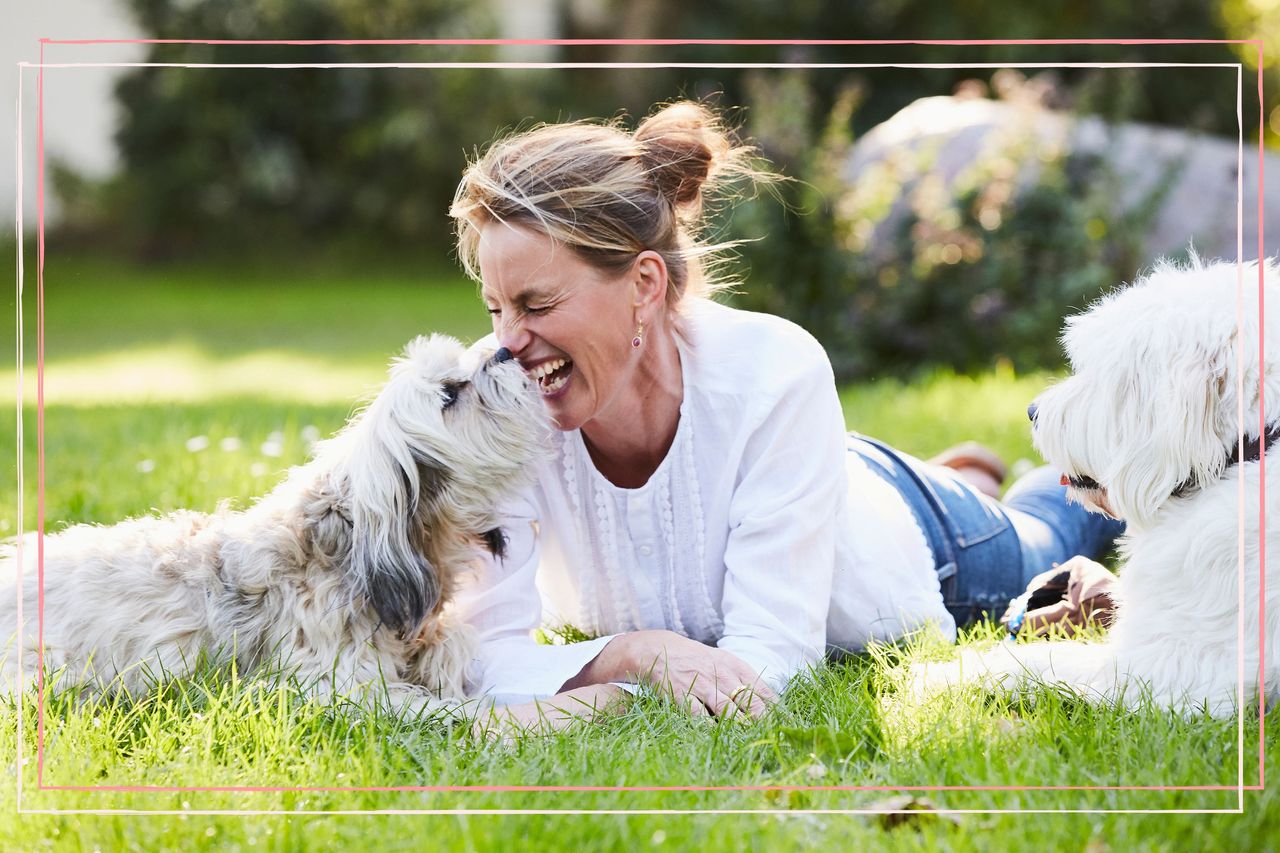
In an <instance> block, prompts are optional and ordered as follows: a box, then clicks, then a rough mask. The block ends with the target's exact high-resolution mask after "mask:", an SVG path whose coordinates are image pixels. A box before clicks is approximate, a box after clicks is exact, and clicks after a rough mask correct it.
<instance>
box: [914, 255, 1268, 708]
mask: <svg viewBox="0 0 1280 853" xmlns="http://www.w3.org/2000/svg"><path fill="white" fill-rule="evenodd" d="M1263 266H1264V271H1265V285H1264V288H1265V300H1266V307H1267V314H1268V316H1267V319H1266V328H1265V330H1264V332H1265V335H1264V337H1265V345H1266V351H1265V355H1260V353H1259V322H1260V319H1259V310H1258V267H1257V265H1256V264H1252V263H1251V264H1244V265H1243V266H1242V268H1241V269H1240V270H1239V271H1238V270H1237V265H1236V264H1235V263H1228V262H1217V263H1211V264H1207V265H1206V264H1202V263H1200V262H1199V261H1196V260H1193V261H1192V262H1191V264H1190V265H1189V266H1187V267H1181V268H1180V267H1177V266H1174V265H1172V264H1169V263H1161V264H1158V265H1157V266H1156V267H1155V269H1154V270H1153V271H1152V272H1151V273H1150V274H1149V275H1148V276H1147V277H1146V278H1144V279H1142V280H1140V281H1138V282H1137V283H1135V284H1133V285H1132V286H1130V287H1127V288H1124V289H1121V290H1118V291H1116V292H1114V293H1112V294H1110V295H1109V296H1107V297H1105V298H1104V299H1102V300H1100V301H1099V302H1097V303H1096V304H1094V305H1093V306H1092V307H1091V308H1090V309H1089V310H1088V311H1087V312H1086V313H1084V314H1082V315H1078V316H1075V317H1072V318H1070V319H1069V320H1068V321H1067V327H1066V331H1065V332H1064V333H1063V341H1064V344H1065V346H1066V350H1067V353H1068V356H1069V357H1070V361H1071V366H1072V369H1073V375H1072V376H1071V377H1069V378H1068V379H1066V380H1064V381H1062V382H1061V383H1059V384H1057V385H1054V386H1053V387H1051V388H1049V389H1047V390H1046V391H1045V392H1044V393H1043V394H1042V395H1041V396H1040V397H1039V398H1038V399H1037V401H1036V408H1037V411H1036V414H1035V425H1034V428H1033V433H1034V441H1035V445H1036V447H1037V449H1038V450H1039V451H1040V452H1041V454H1042V455H1043V456H1044V457H1045V459H1046V460H1048V461H1049V463H1050V464H1052V465H1054V466H1056V467H1058V468H1060V469H1061V470H1062V471H1063V472H1064V473H1065V474H1067V475H1068V476H1071V477H1073V478H1077V479H1079V478H1082V477H1088V478H1091V479H1093V480H1095V481H1096V482H1097V484H1098V486H1099V488H1098V489H1097V490H1093V489H1080V488H1072V489H1071V494H1072V497H1073V498H1074V499H1076V500H1079V501H1081V502H1082V503H1084V504H1085V505H1086V506H1088V507H1089V508H1090V509H1092V510H1094V511H1109V512H1110V513H1112V514H1113V515H1115V516H1117V517H1120V518H1123V519H1124V520H1125V522H1126V531H1125V534H1124V536H1123V537H1122V538H1121V540H1120V551H1121V556H1122V558H1123V564H1122V567H1121V569H1120V582H1119V587H1120V589H1119V593H1118V596H1117V597H1118V598H1119V605H1118V611H1117V618H1116V621H1115V623H1114V625H1113V627H1112V628H1111V630H1110V633H1109V636H1108V638H1107V640H1106V641H1105V642H1101V643H1084V642H1038V643H1031V644H1019V645H1015V644H1012V643H1005V644H1002V645H1001V646H1000V647H998V648H996V649H993V650H991V651H987V652H981V653H979V652H973V651H968V652H965V653H963V654H962V655H961V658H960V660H959V661H956V662H951V663H948V664H928V665H924V666H923V667H922V669H923V671H919V670H917V672H916V673H915V676H916V686H917V688H918V689H923V690H924V691H926V692H927V691H931V690H933V689H936V688H938V687H940V686H944V685H946V684H953V683H961V682H969V683H981V684H985V685H987V686H996V685H999V686H1004V687H1013V688H1019V687H1022V686H1025V685H1026V684H1028V683H1048V684H1056V685H1063V686H1066V687H1068V688H1071V689H1073V690H1075V691H1076V692H1078V693H1080V694H1083V695H1084V696H1086V697H1088V698H1093V699H1100V700H1103V701H1110V702H1118V703H1122V704H1123V705H1125V706H1127V707H1134V706H1136V705H1138V704H1139V703H1141V702H1143V701H1145V700H1148V699H1149V700H1150V701H1153V702H1155V703H1158V704H1159V705H1161V706H1164V707H1169V708H1173V709H1175V710H1178V711H1181V712H1183V713H1196V712H1198V711H1200V710H1202V709H1207V710H1208V712H1209V713H1210V714H1212V715H1214V716H1216V717H1223V716H1229V715H1231V714H1232V713H1234V712H1236V711H1237V710H1238V709H1239V699H1240V697H1243V701H1244V702H1245V704H1246V706H1247V705H1248V704H1249V703H1250V702H1252V701H1254V700H1256V698H1257V694H1258V688H1259V661H1258V652H1259V637H1258V631H1259V624H1258V623H1259V608H1258V590H1259V577H1258V568H1259V556H1260V548H1259V541H1260V536H1259V534H1260V533H1261V530H1260V526H1259V517H1260V512H1259V484H1260V475H1261V470H1260V469H1261V468H1262V466H1261V465H1260V464H1259V463H1258V462H1248V463H1245V464H1243V465H1240V464H1231V465H1228V464H1227V456H1228V453H1229V452H1230V451H1231V450H1232V448H1234V447H1235V446H1236V444H1237V440H1238V438H1239V431H1240V426H1241V423H1242V420H1241V418H1242V417H1243V425H1244V431H1245V434H1246V436H1247V437H1249V438H1256V437H1257V436H1258V433H1259V415H1260V414H1261V413H1260V411H1259V387H1260V382H1261V387H1262V388H1263V400H1264V401H1265V407H1266V411H1265V418H1264V420H1265V422H1266V424H1267V428H1268V429H1269V428H1271V427H1272V426H1274V425H1275V424H1277V422H1280V274H1278V272H1277V269H1276V266H1275V264H1274V263H1273V262H1270V261H1268V262H1265V263H1264V265H1263ZM1238 283H1239V286H1238ZM1237 294H1240V297H1239V298H1237ZM1241 300H1243V302H1242V303H1241ZM1238 308H1239V317H1238V310H1237V309H1238ZM1241 365H1243V372H1241ZM1242 390H1243V395H1244V396H1243V398H1241V396H1240V393H1241V391H1242ZM1266 463H1267V464H1266V494H1267V496H1268V504H1269V507H1268V510H1269V511H1268V512H1267V513H1266V541H1267V543H1268V546H1269V547H1268V548H1267V550H1266V561H1267V565H1266V576H1265V577H1266V585H1265V588H1266V624H1265V626H1264V637H1265V639H1264V641H1263V646H1264V653H1265V666H1266V672H1265V673H1264V678H1265V683H1266V685H1267V689H1268V692H1271V693H1274V692H1275V691H1276V689H1277V688H1280V575H1277V573H1276V571H1275V570H1276V564H1277V559H1280V558H1278V556H1277V551H1280V500H1277V496H1280V445H1276V446H1273V447H1272V448H1271V452H1270V453H1268V454H1267V456H1266ZM1242 479H1243V481H1244V486H1243V489H1241V480H1242ZM1188 480H1190V481H1191V485H1190V491H1189V492H1187V493H1185V494H1184V496H1181V497H1174V496H1172V495H1173V492H1174V491H1175V490H1176V489H1177V488H1178V486H1179V485H1181V484H1183V483H1184V482H1186V481H1188ZM1242 492H1243V496H1244V503H1243V506H1241V502H1240V495H1241V493H1242ZM1242 521H1243V534H1244V553H1243V576H1241V571H1240V567H1241V556H1242V555H1241V554H1240V552H1239V540H1240V532H1241V522H1242ZM1241 584H1243V593H1242V592H1241ZM1242 595H1243V601H1244V613H1243V659H1244V662H1243V684H1241V667H1240V665H1239V655H1240V652H1241V646H1240V635H1239V628H1240V621H1239V620H1240V616H1241V614H1240V601H1241V596H1242ZM1238 691H1239V693H1238Z"/></svg>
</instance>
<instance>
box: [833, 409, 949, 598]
mask: <svg viewBox="0 0 1280 853" xmlns="http://www.w3.org/2000/svg"><path fill="white" fill-rule="evenodd" d="M849 440H850V442H851V444H852V443H853V442H861V444H862V445H863V446H861V447H854V446H851V447H850V450H852V451H853V452H855V453H858V454H859V455H860V456H861V457H862V459H863V461H864V462H866V463H867V467H868V468H870V469H871V470H872V471H873V472H874V473H875V474H876V476H878V477H880V478H881V479H882V480H884V481H886V482H887V483H888V484H889V485H891V486H893V487H894V488H895V489H896V490H897V491H898V493H899V494H900V495H902V499H903V502H904V503H906V505H907V508H908V509H909V510H911V515H912V516H914V517H915V520H916V524H918V525H919V526H920V530H921V531H922V532H923V533H924V537H925V541H927V542H928V543H929V550H930V551H932V552H933V563H934V570H935V571H936V572H937V573H938V579H939V580H942V581H945V580H947V578H950V577H951V576H953V575H954V574H955V573H956V553H955V547H954V544H953V542H952V540H951V536H950V535H948V533H947V528H946V526H945V525H944V524H943V522H942V516H943V510H942V507H941V503H940V501H939V499H938V496H937V495H936V494H935V493H934V490H933V487H932V486H931V485H930V483H929V481H928V480H927V479H925V478H924V477H921V476H920V475H919V474H918V473H917V472H916V471H915V470H914V469H913V468H912V467H911V465H910V464H909V463H908V462H907V461H906V460H905V459H903V458H902V456H901V455H900V454H899V453H898V451H896V450H894V449H893V448H891V447H889V446H888V445H887V444H884V443H883V442H880V441H877V440H876V439H874V438H869V437H867V436H865V435H860V434H859V433H856V432H851V433H849ZM904 487H905V488H904Z"/></svg>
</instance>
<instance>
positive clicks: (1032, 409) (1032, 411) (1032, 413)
mask: <svg viewBox="0 0 1280 853" xmlns="http://www.w3.org/2000/svg"><path fill="white" fill-rule="evenodd" d="M1039 408H1040V407H1039V406H1037V405H1036V404H1035V401H1034V400H1033V401H1032V402H1031V405H1030V406H1027V417H1028V418H1029V419H1030V420H1031V422H1032V423H1035V422H1036V411H1037V410H1038V409H1039Z"/></svg>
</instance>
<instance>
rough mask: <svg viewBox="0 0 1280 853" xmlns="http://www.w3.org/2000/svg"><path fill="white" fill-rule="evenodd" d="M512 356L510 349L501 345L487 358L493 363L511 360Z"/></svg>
mask: <svg viewBox="0 0 1280 853" xmlns="http://www.w3.org/2000/svg"><path fill="white" fill-rule="evenodd" d="M513 358H515V356H514V355H512V354H511V350H509V349H507V348H506V347H502V348H500V349H499V350H498V351H497V352H495V353H494V354H493V358H491V359H489V363H490V364H493V365H497V364H503V363H505V362H508V361H511V359H513Z"/></svg>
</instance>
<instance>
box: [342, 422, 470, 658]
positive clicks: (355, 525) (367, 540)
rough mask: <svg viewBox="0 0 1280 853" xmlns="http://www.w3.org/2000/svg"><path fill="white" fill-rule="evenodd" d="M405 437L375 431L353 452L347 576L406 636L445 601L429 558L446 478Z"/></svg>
mask: <svg viewBox="0 0 1280 853" xmlns="http://www.w3.org/2000/svg"><path fill="white" fill-rule="evenodd" d="M367 414H368V413H367ZM401 435H402V433H401V431H400V430H399V429H398V428H394V427H393V428H391V429H386V430H369V431H367V432H366V433H365V434H364V435H363V436H362V439H363V440H362V441H360V442H358V443H356V444H355V445H354V446H352V448H351V453H350V456H349V457H348V460H347V463H348V464H347V465H346V466H345V468H346V471H345V474H346V483H347V488H348V494H347V496H346V497H347V503H348V505H349V506H350V508H351V521H352V531H351V537H352V540H351V559H350V562H349V566H348V571H349V575H350V582H351V584H352V586H353V588H354V591H355V592H357V593H358V594H360V595H362V596H363V597H364V598H365V599H366V600H367V601H368V602H369V604H370V605H371V606H372V607H373V608H374V610H375V611H376V612H377V614H378V617H379V618H380V619H381V620H382V623H383V624H384V625H386V626H387V627H389V628H391V629H393V630H396V631H401V632H405V633H408V632H411V631H413V630H414V629H416V628H417V627H418V625H420V624H421V623H422V620H423V619H424V618H426V616H427V614H429V613H430V612H431V611H432V610H434V609H435V608H436V606H437V605H438V604H439V602H440V597H441V595H442V586H441V581H440V576H439V574H438V572H437V571H436V567H435V566H433V565H432V563H431V560H430V557H429V554H430V551H431V547H430V546H431V536H432V530H431V516H432V510H431V507H432V505H433V504H434V502H435V500H436V499H437V497H438V496H439V495H440V494H441V492H442V490H443V489H444V487H445V482H446V478H447V475H446V474H445V472H444V470H443V469H442V468H441V467H440V466H439V465H437V464H434V463H433V461H432V460H430V459H426V458H424V457H422V456H420V455H417V454H415V453H414V452H413V450H412V449H411V448H410V446H409V444H408V443H407V442H406V441H403V440H398V438H399V437H400V436H401Z"/></svg>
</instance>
